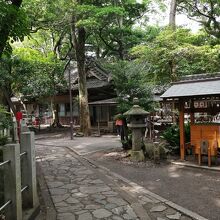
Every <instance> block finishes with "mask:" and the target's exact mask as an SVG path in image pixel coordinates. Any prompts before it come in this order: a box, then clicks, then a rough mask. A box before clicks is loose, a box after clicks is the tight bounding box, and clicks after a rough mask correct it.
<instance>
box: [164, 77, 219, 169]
mask: <svg viewBox="0 0 220 220" xmlns="http://www.w3.org/2000/svg"><path fill="white" fill-rule="evenodd" d="M161 97H162V98H163V99H164V101H165V102H172V103H174V105H175V106H177V107H178V109H179V127H180V157H181V159H182V160H184V159H185V152H186V146H189V144H190V146H191V147H192V148H193V152H194V154H195V155H196V156H197V158H198V163H199V164H201V159H202V156H203V155H205V156H208V165H209V166H210V165H211V159H212V157H215V158H217V157H218V152H219V147H220V73H217V74H199V75H193V76H187V77H184V78H182V79H181V81H179V82H176V83H173V84H172V86H171V87H170V88H169V89H168V90H167V91H166V92H165V93H164V94H163V95H162V96H161ZM186 116H189V117H186ZM187 119H189V122H190V132H191V133H190V143H188V144H186V141H185V132H184V127H185V124H186V123H187Z"/></svg>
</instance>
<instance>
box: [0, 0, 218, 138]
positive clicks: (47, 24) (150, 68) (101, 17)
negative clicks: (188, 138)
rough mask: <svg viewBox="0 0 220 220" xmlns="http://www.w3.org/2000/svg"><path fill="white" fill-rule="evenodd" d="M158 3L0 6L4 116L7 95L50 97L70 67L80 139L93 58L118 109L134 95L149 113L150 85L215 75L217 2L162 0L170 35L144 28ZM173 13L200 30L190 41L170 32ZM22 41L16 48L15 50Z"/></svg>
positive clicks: (75, 1)
mask: <svg viewBox="0 0 220 220" xmlns="http://www.w3.org/2000/svg"><path fill="white" fill-rule="evenodd" d="M161 2H163V1H159V0H157V1H156V0H155V1H154V0H145V1H142V3H137V1H136V0H120V1H119V0H104V1H99V0H96V1H94V0H65V1H64V0H59V1H58V0H57V1H50V0H45V1H42V0H39V1H34V0H30V1H24V2H23V4H21V3H22V0H11V1H5V0H0V6H1V7H0V33H1V34H0V58H1V60H0V70H1V71H0V74H1V79H0V84H1V91H2V92H3V93H4V95H5V98H6V99H7V101H8V103H9V105H10V107H11V109H12V110H13V111H14V112H15V109H14V108H13V105H12V103H11V102H10V96H12V94H14V93H22V94H28V93H29V94H32V96H35V97H42V96H46V95H51V94H56V93H57V92H58V91H59V90H60V89H61V88H62V86H63V85H64V86H65V84H63V83H62V82H63V79H62V76H63V72H64V70H65V69H66V68H67V66H68V63H69V61H70V60H74V61H77V68H78V74H79V105H80V124H81V130H82V131H83V132H84V133H85V135H88V134H89V133H90V120H89V108H88V93H87V88H86V72H85V61H86V58H87V57H88V56H93V57H96V58H97V59H100V62H101V63H102V64H103V63H104V66H105V67H106V68H108V70H109V71H110V72H111V73H112V74H113V81H114V85H115V87H116V90H117V93H118V95H119V97H120V99H121V101H120V103H121V104H122V105H121V106H120V108H121V110H123V109H125V108H128V106H129V105H130V104H131V103H129V101H131V99H132V98H133V97H134V96H138V97H140V99H141V104H142V105H143V106H144V107H145V108H146V109H148V108H150V107H151V100H150V99H151V98H150V97H152V96H151V94H150V89H151V90H152V87H154V86H155V85H157V84H164V83H169V82H170V81H175V80H177V79H178V78H179V77H180V76H182V75H186V74H197V73H204V72H214V71H219V63H220V62H219V38H220V35H219V33H220V28H219V26H220V24H219V16H220V14H219V4H220V3H219V1H217V0H209V1H207V0H206V1H205V0H200V1H195V0H190V1H185V0H172V1H169V3H168V5H167V7H168V8H169V9H170V10H169V11H170V19H169V24H168V25H169V26H170V28H168V27H160V26H158V25H152V24H148V23H147V21H148V16H149V14H150V13H151V12H152V11H154V6H155V4H161ZM156 8H158V7H156ZM176 12H178V13H185V14H187V15H188V16H189V17H190V18H193V19H194V20H197V21H198V22H200V23H201V25H202V27H204V30H205V31H201V32H200V33H197V34H192V33H191V32H190V30H186V29H184V28H180V27H176V24H175V15H176ZM155 13H156V12H155V11H154V14H155ZM167 16H168V15H167ZM143 23H144V25H142V24H143ZM175 29H176V30H175ZM26 35H28V36H29V38H26V39H25V41H24V42H23V44H21V43H19V44H18V43H15V41H18V40H23V39H24V36H26ZM3 52H4V53H3ZM61 84H62V85H61ZM45 85H49V86H47V87H46V86H45ZM36 88H41V89H40V90H39V89H36ZM149 88H150V89H149ZM143 97H146V98H143ZM123 106H124V107H123Z"/></svg>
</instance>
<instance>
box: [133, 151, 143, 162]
mask: <svg viewBox="0 0 220 220" xmlns="http://www.w3.org/2000/svg"><path fill="white" fill-rule="evenodd" d="M131 159H132V160H133V161H137V162H140V161H144V160H145V157H144V152H143V150H139V151H134V150H131Z"/></svg>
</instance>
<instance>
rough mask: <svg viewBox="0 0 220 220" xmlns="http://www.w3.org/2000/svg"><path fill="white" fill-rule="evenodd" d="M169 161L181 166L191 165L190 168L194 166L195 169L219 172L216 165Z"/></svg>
mask: <svg viewBox="0 0 220 220" xmlns="http://www.w3.org/2000/svg"><path fill="white" fill-rule="evenodd" d="M170 163H171V164H174V165H178V166H183V167H191V168H196V169H202V170H211V171H217V172H220V169H219V168H217V167H208V166H199V165H195V164H189V163H183V162H175V161H170Z"/></svg>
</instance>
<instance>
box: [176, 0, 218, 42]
mask: <svg viewBox="0 0 220 220" xmlns="http://www.w3.org/2000/svg"><path fill="white" fill-rule="evenodd" d="M178 2H179V3H178V8H179V10H180V11H182V12H184V13H186V14H187V15H188V16H189V17H190V18H192V19H194V20H196V21H198V22H199V23H200V24H201V25H202V26H203V27H204V28H205V30H206V31H207V33H209V34H210V35H212V36H215V37H216V38H218V39H220V20H219V19H220V10H219V9H220V1H219V0H178Z"/></svg>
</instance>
